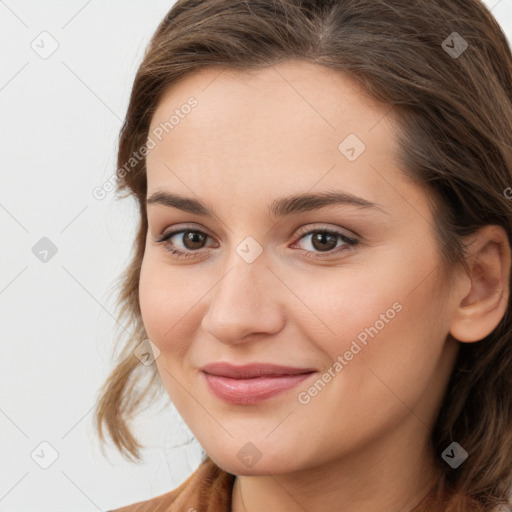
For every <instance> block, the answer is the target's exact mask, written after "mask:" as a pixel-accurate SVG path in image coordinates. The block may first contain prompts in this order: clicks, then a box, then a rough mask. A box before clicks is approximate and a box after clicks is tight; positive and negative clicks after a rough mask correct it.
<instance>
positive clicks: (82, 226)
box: [0, 0, 512, 512]
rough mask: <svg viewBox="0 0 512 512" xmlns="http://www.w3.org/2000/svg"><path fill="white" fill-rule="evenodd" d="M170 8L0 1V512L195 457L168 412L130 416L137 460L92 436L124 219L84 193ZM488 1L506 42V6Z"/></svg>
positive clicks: (169, 473) (128, 218)
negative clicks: (139, 446)
mask: <svg viewBox="0 0 512 512" xmlns="http://www.w3.org/2000/svg"><path fill="white" fill-rule="evenodd" d="M172 4H173V2H172V1H169V0H168V1H164V0H153V1H152V2H142V1H139V2H135V1H133V0H131V1H127V0H125V1H121V0H108V1H103V2H100V1H99V0H88V1H87V0H74V1H69V0H68V1H67V2H63V1H56V0H53V1H46V2H35V1H25V0H5V1H2V0H0V44H1V48H2V53H1V65H0V108H1V116H0V129H1V135H0V143H1V147H0V169H1V178H2V182H1V187H0V222H1V237H2V241H1V244H2V245H1V247H2V252H1V254H2V259H1V274H0V314H1V319H0V326H1V334H2V338H1V339H2V357H1V358H0V365H1V376H2V383H1V387H0V393H1V403H0V423H1V425H0V427H1V432H2V436H1V438H0V443H1V446H0V449H1V453H2V457H1V461H2V462H1V467H0V512H35V511H37V512H64V511H66V512H69V511H71V510H72V511H73V512H95V511H96V510H100V511H107V510H109V509H112V508H115V507H120V506H122V505H127V504H130V503H134V502H136V501H140V500H143V499H148V498H151V497H154V496H157V495H158V494H162V493H164V492H167V491H170V490H171V489H173V488H175V487H176V486H177V485H178V484H179V483H181V482H182V481H183V480H184V479H185V478H186V477H187V476H188V475H189V474H190V473H191V472H192V471H193V470H194V469H195V468H196V467H197V464H198V463H199V461H200V456H201V447H200V446H199V444H198V443H197V441H195V440H194V438H193V436H192V435H191V433H190V431H189V430H188V428H187V427H186V426H185V425H184V423H183V421H182V420H181V419H180V417H179V415H177V413H176V411H175V410H174V408H173V407H172V406H171V407H167V408H164V409H163V410H161V411H159V410H158V409H155V410H150V411H148V412H147V413H145V414H144V415H143V417H141V418H140V419H139V420H138V421H137V423H136V425H135V428H136V433H137V434H138V435H140V439H141V441H143V442H144V444H145V445H146V449H145V450H144V452H143V455H144V462H143V463H142V464H139V465H136V464H130V463H129V462H127V461H125V460H124V459H123V458H122V457H121V456H120V455H119V454H118V453H117V452H116V451H115V450H113V449H107V451H106V456H103V454H102V453H101V451H100V449H99V443H98V440H97V437H96V434H95V432H94V430H93V427H92V410H93V408H94V405H95V401H96V396H97V392H98V388H99V387H100V386H101V384H102V383H103V381H104V379H105V378H106V376H107V375H108V373H109V371H110V369H111V366H112V363H111V360H110V356H111V351H112V343H113V342H112V339H113V334H114V332H115V331H114V324H115V322H114V319H113V316H112V313H113V311H114V309H113V296H112V293H111V292H112V283H113V281H114V280H115V278H116V277H117V276H118V275H119V273H120V271H121V270H122V269H123V268H124V266H125V264H126V263H127V261H128V257H129V255H130V248H131V244H132V238H133V236H134V232H135V219H136V216H135V212H136V210H135V208H134V206H135V203H134V202H133V200H131V199H124V200H120V201H119V200H118V201H116V200H115V199H114V193H109V194H107V196H106V197H105V198H104V199H102V200H98V199H96V198H95V197H94V196H93V194H92V191H93V189H94V187H96V186H98V185H101V184H102V183H104V182H105V181H107V180H108V179H109V178H111V176H112V175H113V173H114V172H115V166H116V149H117V140H118V134H119V129H120V127H121V123H122V120H123V118H124V115H125V112H126V108H127V105H128V99H129V94H130V91H131V86H132V82H133V78H134V76H135V72H136V70H137V67H138V65H139V63H140V62H141V59H142V55H143V51H144V49H145V46H146V44H147V42H148V41H149V38H150V37H151V35H152V34H153V32H154V30H155V29H156V27H157V25H158V23H159V22H160V20H161V19H162V18H163V16H164V15H165V14H166V13H167V11H168V10H169V9H170V8H171V7H172ZM486 4H487V5H488V6H489V8H492V13H493V14H494V16H495V17H496V18H497V20H498V21H499V23H500V24H501V25H502V26H503V28H504V30H505V32H506V34H507V37H508V38H509V40H510V39H511V36H512V0H489V1H487V2H486ZM442 39H444V37H443V38H440V41H442ZM45 466H47V467H46V468H45Z"/></svg>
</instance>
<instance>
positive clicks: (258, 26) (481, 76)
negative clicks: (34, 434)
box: [95, 0, 512, 511]
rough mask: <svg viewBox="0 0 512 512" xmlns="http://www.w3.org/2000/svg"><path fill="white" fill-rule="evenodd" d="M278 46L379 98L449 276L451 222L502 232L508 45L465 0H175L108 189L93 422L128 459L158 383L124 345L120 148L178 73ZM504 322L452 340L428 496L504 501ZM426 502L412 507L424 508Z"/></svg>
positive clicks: (129, 272)
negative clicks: (106, 269)
mask: <svg viewBox="0 0 512 512" xmlns="http://www.w3.org/2000/svg"><path fill="white" fill-rule="evenodd" d="M454 32H457V33H458V34H460V37H462V38H463V39H464V40H465V41H466V42H467V45H468V47H467V49H466V50H465V51H464V52H463V53H462V54H461V55H459V56H458V57H457V56H452V55H451V54H449V53H448V51H445V48H444V47H443V41H444V40H445V39H447V38H449V37H452V38H453V37H457V36H456V35H455V36H454V35H453V33H454ZM452 46H453V45H452ZM292 59H300V60H303V61H306V62H309V63H312V64H316V65H320V66H324V67H325V68H330V69H332V70H337V71H339V72H343V73H345V75H347V76H350V77H352V78H353V79H354V80H356V81H357V82H358V83H360V84H361V85H362V86H363V88H364V90H365V91H366V92H367V93H368V94H369V95H371V96H372V97H374V98H376V99H377V100H379V101H381V102H383V103H384V104H386V105H388V106H389V109H390V111H391V110H393V113H394V115H395V117H396V120H397V127H396V128H397V134H398V135H397V137H398V141H399V150H400V151H399V158H400V159H401V163H402V164H403V169H404V170H405V171H404V172H405V174H406V176H407V177H408V178H410V179H411V180H412V181H413V182H415V183H417V184H419V185H420V186H421V187H422V188H423V190H424V191H425V193H426V194H427V197H429V198H431V204H432V208H433V213H434V214H435V215H436V225H435V233H436V240H437V243H438V245H439V250H440V254H441V255H442V262H443V265H442V266H443V269H446V271H447V272H446V277H447V278H448V279H450V276H452V275H453V269H454V266H455V265H457V264H460V263H461V264H463V265H464V266H465V267H466V268H467V266H466V263H465V261H466V252H465V249H466V246H465V245H464V241H463V237H465V236H466V235H471V234H473V233H475V232H476V230H477V229H478V228H480V227H482V226H485V225H489V224H493V225H499V226H502V227H503V229H504V230H505V231H506V233H507V237H508V240H510V239H511V233H512V201H511V200H510V199H509V198H508V197H507V194H506V193H505V192H504V191H505V190H506V189H507V188H508V187H509V186H512V151H511V150H512V56H511V52H510V47H509V44H508V42H507V39H506V36H505V35H504V33H503V31H502V29H501V28H500V26H499V24H498V23H497V21H496V20H495V19H494V17H493V16H492V14H491V13H490V11H489V10H488V9H487V8H486V7H485V6H484V5H483V4H482V3H481V2H480V1H478V0H443V1H441V0H251V1H250V2H247V1H243V0H178V1H177V2H176V3H175V4H174V5H173V7H172V8H171V10H170V11H169V12H168V13H167V15H166V16H165V18H164V19H163V20H162V21H161V23H160V24H159V26H158V28H157V29H156V32H155V33H154V35H153V36H152V39H151V41H150V43H149V45H148V47H147V48H146V51H145V54H144V57H143V60H142V63H141V65H140V67H139V69H138V72H137V74H136V77H135V80H134V83H133V88H132V92H131V97H130V102H129V106H128V110H127V114H126V118H125V121H124V124H123V126H122V128H121V131H120V136H119V150H118V158H117V164H118V167H117V192H118V194H119V195H120V197H123V198H124V197H127V196H133V197H134V198H135V199H136V200H137V201H136V204H137V205H138V210H139V212H140V217H139V219H138V233H137V235H136V238H135V241H134V246H133V251H132V256H131V261H130V262H129V264H128V266H127V267H126V268H125V270H124V272H123V273H122V274H121V275H120V277H119V278H118V279H119V295H118V301H117V306H118V315H117V319H118V321H119V324H120V325H123V324H124V327H123V329H125V331H126V332H125V333H122V335H121V336H119V338H118V339H117V341H118V343H122V350H121V352H120V353H119V354H118V355H117V360H116V365H115V367H114V368H113V370H112V372H111V373H110V375H109V376H108V378H107V380H106V381H105V383H104V384H103V386H102V388H101V390H100V391H99V401H98V404H97V407H96V409H95V427H96V428H97V430H98V432H99V437H100V439H101V441H102V443H105V433H104V431H103V427H106V429H107V431H108V434H109V435H110V437H111V438H112V440H113V442H114V444H115V446H116V448H117V449H118V450H119V451H120V452H121V454H122V455H123V456H124V457H125V458H129V457H131V458H134V459H136V460H140V459H141V456H140V453H139V449H140V448H141V447H142V446H141V444H140V443H139V442H138V441H137V439H136V438H135V437H134V435H133V434H132V432H131V430H130V426H129V420H130V419H131V418H132V417H133V415H134V414H135V413H136V412H137V411H138V410H140V409H141V408H142V407H143V406H145V404H146V402H147V401H148V400H150V399H152V398H153V397H154V393H155V392H158V391H159V390H160V391H161V388H162V386H161V383H159V382H158V378H157V376H158V373H157V369H156V365H151V366H144V365H142V364H140V362H139V360H138V359H137V358H136V357H134V354H133V351H134V349H135V348H136V347H137V346H138V345H139V344H140V343H142V342H143V341H144V340H145V339H146V338H147V335H146V332H145V329H144V326H143V323H142V319H141V310H140V304H139V295H138V287H139V273H140V268H141V263H142V260H143V256H144V247H145V242H146V233H147V229H148V224H147V217H146V202H145V201H146V192H147V181H146V167H145V158H141V159H136V162H135V163H133V161H132V160H130V159H131V158H132V157H133V155H134V154H138V153H139V152H142V151H141V148H144V147H145V145H146V144H147V140H148V131H149V126H150V121H151V118H152V115H153V114H154V112H155V110H156V108H157V106H158V103H159V101H160V99H161V98H162V95H163V94H164V92H166V91H167V90H168V89H169V87H170V86H172V85H173V84H175V83H176V82H177V80H178V79H180V78H181V77H184V76H185V75H190V74H191V73H193V72H194V71H197V70H200V69H201V68H207V67H208V66H216V67H221V68H230V69H237V70H240V71H245V70H251V69H262V68H266V67H270V66H273V65H275V64H277V63H279V62H283V61H287V60H292ZM128 161H130V165H131V166H132V168H131V169H130V170H129V171H128V172H127V171H126V162H128ZM123 194H124V195H123ZM509 285H510V283H509ZM511 322H512V315H511V306H510V301H509V303H508V305H507V310H506V313H505V315H504V316H503V318H502V319H501V321H500V323H499V325H498V326H497V327H496V328H495V329H494V330H493V332H492V333H491V334H489V335H488V336H487V337H486V338H484V339H483V340H481V341H479V342H478V343H461V344H460V345H461V346H460V350H459V352H458V355H457V359H456V362H455V365H454V368H453V371H452V374H451V377H450V381H449V383H448V386H447V390H446V392H445V395H444V398H443V401H442V404H441V407H440V410H439V412H438V415H437V417H436V420H435V424H434V427H433V430H432V433H431V445H432V449H433V450H434V453H435V454H436V455H437V463H438V465H439V469H440V473H441V474H442V476H441V477H440V480H439V482H438V484H436V492H437V494H436V496H437V497H438V498H439V499H441V498H440V496H442V495H444V494H443V493H444V492H445V490H447V489H450V490H452V491H453V499H451V500H449V501H447V502H446V507H445V508H443V509H442V510H450V511H452V510H453V511H455V510H470V509H471V510H492V509H493V507H495V506H496V505H499V504H510V501H509V499H510V498H509V493H510V490H511V487H512V462H511V461H512V399H511V398H512V371H511V370H512V344H511V341H512V339H511V332H512V323H511ZM128 328H129V329H128ZM144 381H146V386H141V383H142V382H144ZM150 391H153V395H151V394H150V393H149V392H150ZM453 441H456V442H457V443H459V444H460V445H461V446H462V447H463V448H464V449H465V450H466V451H467V452H468V454H469V459H468V461H466V462H465V463H464V464H462V465H461V466H460V467H458V468H457V469H452V468H451V467H449V466H448V464H446V463H445V462H444V461H442V460H441V453H442V452H443V450H445V448H446V447H448V446H449V445H450V444H451V443H452V442H453ZM470 499H471V500H472V501H468V500H470ZM429 503H430V502H428V501H425V502H423V501H422V503H421V505H420V506H419V508H418V509H417V510H418V511H420V510H424V511H426V510H433V508H429V507H431V506H432V505H431V504H430V505H429ZM443 503H444V502H443ZM469 503H473V506H474V507H475V508H474V509H473V508H470V507H469V505H468V504H469ZM436 510H441V509H440V508H436Z"/></svg>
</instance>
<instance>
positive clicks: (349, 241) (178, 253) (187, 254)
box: [155, 228, 359, 260]
mask: <svg viewBox="0 0 512 512" xmlns="http://www.w3.org/2000/svg"><path fill="white" fill-rule="evenodd" d="M186 232H191V233H201V234H203V235H206V236H209V235H208V234H207V233H205V232H204V231H201V230H199V229H192V228H182V229H176V230H174V231H169V232H168V233H162V234H161V235H160V236H159V237H158V238H157V239H156V240H155V242H156V243H157V244H163V245H164V247H165V249H166V250H167V251H169V252H170V253H171V254H172V255H173V256H175V257H177V258H194V257H196V254H195V253H197V252H199V251H200V250H201V249H198V250H196V251H191V250H188V251H182V250H181V249H175V248H172V247H169V246H168V244H166V243H165V242H167V241H168V240H169V239H170V238H172V237H173V236H174V235H177V234H179V233H186ZM313 233H328V234H329V235H333V236H337V237H338V238H339V239H341V240H342V241H343V242H344V243H345V244H346V245H347V246H348V249H347V248H345V249H343V248H341V249H340V247H337V248H335V249H332V250H330V251H327V252H325V253H318V254H321V256H311V255H310V253H311V252H312V251H308V250H306V249H302V251H303V252H304V253H305V254H304V256H305V257H306V258H310V259H316V260H319V259H323V258H326V257H329V256H332V255H333V254H337V253H338V252H341V251H346V250H350V249H351V248H353V247H355V246H356V245H358V244H359V240H357V239H355V238H352V237H349V236H347V235H346V234H344V233H341V232H340V231H337V230H335V229H331V228H320V229H319V228H314V229H310V230H308V231H306V232H304V233H299V234H298V235H297V237H298V238H297V240H296V242H294V245H295V244H296V243H297V242H299V241H300V240H302V239H303V238H305V237H306V236H308V235H311V234H313ZM342 247H343V246H342Z"/></svg>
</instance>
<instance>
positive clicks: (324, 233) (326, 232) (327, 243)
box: [291, 228, 359, 258]
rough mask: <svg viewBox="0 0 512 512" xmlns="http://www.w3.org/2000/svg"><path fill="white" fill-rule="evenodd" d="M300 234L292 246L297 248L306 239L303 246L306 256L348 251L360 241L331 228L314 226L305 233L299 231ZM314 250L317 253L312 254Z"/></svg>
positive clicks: (321, 255) (315, 256)
mask: <svg viewBox="0 0 512 512" xmlns="http://www.w3.org/2000/svg"><path fill="white" fill-rule="evenodd" d="M299 235H300V238H299V240H298V241H297V242H295V243H294V245H292V246H291V247H292V248H295V247H297V246H298V245H300V242H301V241H305V243H304V244H303V247H302V248H303V249H304V251H306V254H305V256H306V257H309V258H322V257H324V256H332V255H333V254H337V253H339V252H341V251H346V250H348V249H350V248H351V247H354V246H356V245H357V244H358V243H359V241H358V240H357V239H355V238H353V237H350V236H348V235H346V234H345V233H343V232H341V231H338V230H335V229H331V228H314V229H310V230H309V231H307V232H305V233H302V234H301V233H299ZM312 252H313V253H315V252H316V253H317V254H316V255H315V254H313V255H311V253H312ZM318 253H326V254H318Z"/></svg>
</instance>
